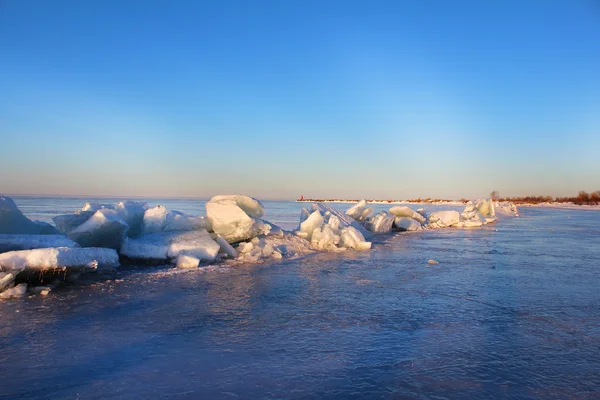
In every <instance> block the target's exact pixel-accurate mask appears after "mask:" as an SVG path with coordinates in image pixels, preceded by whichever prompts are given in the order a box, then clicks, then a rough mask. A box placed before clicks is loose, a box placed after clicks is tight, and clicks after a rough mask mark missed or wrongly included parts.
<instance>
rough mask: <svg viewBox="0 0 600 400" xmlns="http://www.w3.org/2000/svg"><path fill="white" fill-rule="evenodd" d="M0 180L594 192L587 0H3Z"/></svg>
mask: <svg viewBox="0 0 600 400" xmlns="http://www.w3.org/2000/svg"><path fill="white" fill-rule="evenodd" d="M0 139H1V140H0V192H3V193H7V194H71V195H74V194H83V195H86V194H87V195H118V196H129V195H131V196H134V195H137V196H189V197H195V196H198V197H206V196H212V195H214V194H217V193H244V194H249V195H253V196H255V197H258V198H262V199H273V198H290V199H292V198H296V197H297V196H299V195H300V194H303V195H304V196H307V197H308V196H310V197H321V196H326V197H352V198H359V197H367V198H369V197H370V198H413V197H418V196H422V197H429V196H431V197H441V198H460V197H477V196H481V195H485V194H487V193H489V192H490V191H491V190H494V189H495V190H498V191H500V193H501V194H502V195H525V194H549V195H574V194H576V192H577V191H578V190H580V189H581V190H587V191H592V190H600V163H599V161H598V160H600V2H599V1H594V0H564V1H552V0H540V1H533V0H531V1H528V0H521V1H510V0H508V1H495V0H490V1H481V0H477V1H442V0H440V1H416V0H415V1H409V0H405V1H402V0H394V1H367V0H364V1H351V0H343V1H327V0H319V1H310V0H302V1H300V0H298V1H292V0H289V1H281V0H274V1H249V0H247V1H239V2H237V1H226V0H215V1H211V2H203V1H189V2H188V1H150V0H145V1H141V0H140V1H126V0H119V1H110V0H102V1H96V0H94V1H93V0H89V1H81V0H74V1H59V0H53V1H46V0H37V1H29V0H0Z"/></svg>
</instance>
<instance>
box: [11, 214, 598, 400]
mask: <svg viewBox="0 0 600 400" xmlns="http://www.w3.org/2000/svg"><path fill="white" fill-rule="evenodd" d="M295 206H296V205H294V207H295ZM289 207H292V206H289ZM342 207H343V206H342ZM267 208H268V206H267ZM294 210H295V209H294ZM280 211H281V214H282V218H283V217H285V215H287V214H286V213H285V207H282V209H281V210H280ZM294 212H295V211H294ZM296 215H297V214H296ZM569 217H570V218H569ZM285 218H287V217H285ZM271 219H272V220H273V221H274V222H275V221H276V219H275V218H272V217H271ZM290 221H291V217H290ZM496 230H498V231H496ZM599 238H600V212H592V211H562V210H538V209H523V210H522V217H521V218H515V219H507V218H503V219H502V220H501V221H500V222H499V223H498V224H496V225H491V226H486V227H484V228H483V229H476V230H475V229H474V230H455V229H450V230H438V231H428V232H422V233H410V234H399V235H396V236H385V237H384V240H382V241H380V242H379V243H376V245H375V246H374V247H375V248H374V250H373V251H370V252H364V253H358V252H349V253H334V254H316V255H312V256H309V257H306V258H303V259H299V260H292V261H287V262H282V263H269V264H263V265H254V266H245V267H236V268H222V267H219V268H217V269H215V270H213V271H212V272H201V271H173V270H171V269H168V268H165V267H153V268H150V269H143V270H142V269H136V268H129V269H124V270H123V271H122V272H121V276H120V277H119V279H122V281H121V282H108V283H101V284H97V285H95V286H91V287H89V286H88V287H72V288H67V289H63V290H57V291H54V292H52V293H51V295H50V296H49V297H47V298H42V297H39V296H38V297H34V298H26V299H22V300H15V301H5V302H1V303H0V316H1V318H0V376H1V377H2V378H1V379H0V397H5V398H11V399H12V398H26V399H27V398H36V399H37V398H52V399H54V398H73V399H75V398H93V399H96V398H106V397H109V396H110V397H116V398H131V397H138V398H171V397H175V398H236V397H237V398H339V399H345V398H355V397H361V398H422V399H429V398H440V399H442V398H480V399H504V398H519V399H521V398H531V399H564V398H576V399H580V398H583V399H585V398H589V399H593V398H600V291H599V290H598V286H599V285H598V283H599V279H598V268H600V239H599ZM429 259H434V260H437V261H439V264H438V265H428V264H427V261H428V260H429Z"/></svg>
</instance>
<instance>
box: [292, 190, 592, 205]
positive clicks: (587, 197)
mask: <svg viewBox="0 0 600 400" xmlns="http://www.w3.org/2000/svg"><path fill="white" fill-rule="evenodd" d="M490 197H491V198H492V200H494V201H509V202H512V203H518V204H519V203H520V204H540V203H553V202H554V203H573V204H577V205H598V204H600V190H596V191H594V192H592V193H588V192H586V191H584V190H580V191H579V193H578V194H577V196H575V197H552V196H517V197H501V196H500V193H499V192H498V191H497V190H494V191H493V192H492V193H490ZM297 201H306V202H316V203H322V202H326V201H343V202H346V201H347V202H355V203H358V202H359V201H360V200H358V199H310V198H304V196H302V197H300V198H299V199H298V200H297ZM400 201H406V202H409V203H444V202H447V203H449V202H453V201H459V202H462V203H467V202H468V201H469V200H467V199H459V200H445V199H432V198H430V197H427V198H423V199H422V198H420V197H419V198H416V199H410V200H376V199H367V202H388V203H397V202H400Z"/></svg>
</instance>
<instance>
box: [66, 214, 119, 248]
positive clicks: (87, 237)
mask: <svg viewBox="0 0 600 400" xmlns="http://www.w3.org/2000/svg"><path fill="white" fill-rule="evenodd" d="M128 229H129V226H128V225H127V223H126V222H125V221H123V220H122V219H121V217H120V216H119V214H118V213H117V212H116V211H115V210H110V209H107V208H103V209H100V210H98V211H96V212H95V213H94V215H92V216H91V217H90V218H89V219H88V220H87V221H85V222H84V223H83V224H81V225H80V226H78V227H77V228H75V229H73V230H72V231H71V233H69V238H70V239H72V240H74V241H76V242H77V243H79V245H81V246H82V247H106V248H109V249H116V250H118V249H119V248H120V247H121V243H122V242H123V239H125V237H126V233H127V230H128Z"/></svg>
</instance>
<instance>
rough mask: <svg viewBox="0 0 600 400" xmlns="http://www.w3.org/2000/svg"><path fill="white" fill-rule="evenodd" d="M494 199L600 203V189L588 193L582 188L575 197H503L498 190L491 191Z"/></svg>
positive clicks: (532, 201) (528, 202)
mask: <svg viewBox="0 0 600 400" xmlns="http://www.w3.org/2000/svg"><path fill="white" fill-rule="evenodd" d="M491 197H492V199H493V200H497V201H510V202H512V203H522V204H540V203H573V204H577V205H580V206H582V205H589V206H593V205H598V204H600V190H596V191H594V192H592V193H588V192H586V191H585V190H580V191H579V193H578V194H577V196H574V197H552V196H525V197H501V196H500V194H499V193H498V192H497V191H493V192H492V193H491Z"/></svg>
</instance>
